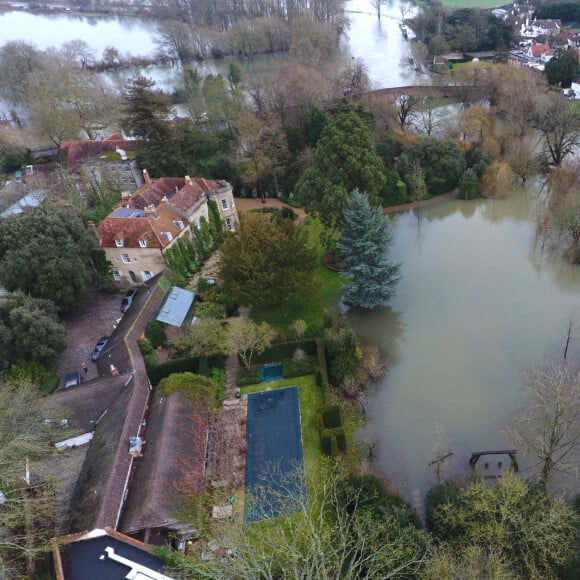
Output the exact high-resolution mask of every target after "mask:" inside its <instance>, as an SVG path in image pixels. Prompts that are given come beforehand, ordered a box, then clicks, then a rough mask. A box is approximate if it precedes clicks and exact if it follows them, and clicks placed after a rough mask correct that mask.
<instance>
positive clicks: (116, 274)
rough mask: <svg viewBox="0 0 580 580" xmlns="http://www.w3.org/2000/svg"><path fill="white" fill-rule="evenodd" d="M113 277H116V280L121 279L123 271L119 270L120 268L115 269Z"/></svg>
mask: <svg viewBox="0 0 580 580" xmlns="http://www.w3.org/2000/svg"><path fill="white" fill-rule="evenodd" d="M113 278H115V280H120V279H121V272H119V270H113Z"/></svg>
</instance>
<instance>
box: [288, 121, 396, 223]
mask: <svg viewBox="0 0 580 580" xmlns="http://www.w3.org/2000/svg"><path fill="white" fill-rule="evenodd" d="M385 183H386V177H385V168H384V165H383V162H382V160H381V158H380V157H379V156H378V155H377V153H376V151H375V144H374V142H373V139H372V135H371V132H370V129H369V127H368V125H367V124H366V123H365V122H364V121H363V120H362V119H361V117H360V116H359V115H358V114H357V113H356V112H353V111H351V112H347V113H340V114H339V115H338V117H337V118H336V121H334V123H331V124H329V125H327V126H326V128H324V130H323V131H322V135H321V137H320V140H319V141H318V144H317V146H316V150H315V152H314V162H313V164H312V167H310V168H309V169H307V170H306V171H305V172H304V174H303V175H302V177H301V179H300V181H299V182H298V183H297V185H296V197H297V198H298V200H299V201H300V202H301V203H303V204H304V209H305V210H306V211H307V212H308V213H309V214H312V215H317V216H318V217H319V218H320V221H322V223H323V224H324V225H325V226H327V227H331V228H333V227H336V226H337V225H338V224H340V221H341V218H342V212H343V211H344V210H345V209H346V207H347V205H348V199H349V197H350V193H349V192H351V191H352V190H353V189H354V188H355V187H360V188H361V189H363V190H364V191H366V192H367V194H368V195H369V196H370V197H371V199H377V201H378V196H379V195H380V193H381V192H382V191H383V189H384V187H385Z"/></svg>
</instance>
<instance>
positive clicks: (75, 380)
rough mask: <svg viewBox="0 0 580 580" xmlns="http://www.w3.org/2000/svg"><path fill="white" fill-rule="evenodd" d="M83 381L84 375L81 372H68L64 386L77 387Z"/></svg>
mask: <svg viewBox="0 0 580 580" xmlns="http://www.w3.org/2000/svg"><path fill="white" fill-rule="evenodd" d="M82 382H83V377H82V376H81V373H79V372H78V371H75V372H74V373H67V374H66V375H65V376H64V388H65V389H70V388H71V387H76V386H77V385H80V384H81V383H82Z"/></svg>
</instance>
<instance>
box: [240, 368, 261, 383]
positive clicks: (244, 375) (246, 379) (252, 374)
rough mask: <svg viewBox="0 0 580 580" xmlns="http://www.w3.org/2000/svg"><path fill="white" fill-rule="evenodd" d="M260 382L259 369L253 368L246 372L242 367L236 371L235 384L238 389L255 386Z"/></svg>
mask: <svg viewBox="0 0 580 580" xmlns="http://www.w3.org/2000/svg"><path fill="white" fill-rule="evenodd" d="M261 382H262V377H261V376H260V367H257V366H254V367H252V370H248V369H246V368H244V367H241V368H239V369H238V372H237V373H236V384H237V385H238V387H246V386H248V385H257V384H258V383H261Z"/></svg>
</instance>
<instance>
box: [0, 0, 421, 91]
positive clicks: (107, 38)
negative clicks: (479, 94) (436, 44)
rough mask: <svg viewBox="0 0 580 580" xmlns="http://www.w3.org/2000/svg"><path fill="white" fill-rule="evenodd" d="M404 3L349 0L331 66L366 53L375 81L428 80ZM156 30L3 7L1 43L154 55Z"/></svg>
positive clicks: (165, 72)
mask: <svg viewBox="0 0 580 580" xmlns="http://www.w3.org/2000/svg"><path fill="white" fill-rule="evenodd" d="M401 5H403V6H405V7H407V6H410V5H408V4H407V3H405V2H399V1H394V0H393V1H391V2H390V3H389V4H388V5H387V6H385V7H383V10H382V19H381V21H380V22H379V20H378V18H377V16H376V14H374V13H373V9H372V6H371V4H370V0H348V1H347V2H345V8H346V10H348V11H349V12H348V18H349V20H350V22H351V26H350V30H349V31H348V34H347V36H346V37H345V38H344V39H343V41H342V42H341V47H340V50H339V53H338V54H337V60H336V62H335V63H331V65H330V66H331V68H333V69H334V68H336V69H338V68H339V67H340V66H345V65H346V64H347V63H348V62H349V61H350V60H351V59H353V58H362V59H363V60H364V61H365V63H366V65H367V67H368V72H369V76H370V79H371V81H372V83H373V84H374V85H375V86H376V87H396V86H405V85H411V84H430V77H429V75H427V74H421V73H418V72H416V71H414V70H413V69H411V68H410V67H409V62H408V56H409V54H410V48H409V42H408V41H407V40H405V39H404V38H403V36H402V34H401V31H400V29H399V26H398V21H399V20H400V17H401V11H400V8H399V7H400V6H401ZM409 9H410V8H409ZM415 10H416V9H415ZM351 11H352V12H351ZM156 33H157V22H156V21H154V20H146V19H139V18H131V17H117V16H115V17H101V16H98V17H87V16H79V15H73V14H32V13H29V12H26V11H13V12H4V13H0V45H2V44H4V43H5V42H8V41H11V40H24V41H26V42H30V43H32V44H34V45H35V46H36V47H37V48H39V49H41V50H44V49H46V48H49V47H56V48H60V46H62V45H63V44H64V43H65V42H68V41H70V40H74V39H77V38H80V39H82V40H84V41H86V42H87V43H88V45H89V46H90V47H91V48H92V49H93V50H94V52H95V55H96V56H97V58H101V56H102V54H103V50H104V49H105V48H106V47H108V46H114V47H115V48H117V49H118V50H119V52H120V53H121V55H122V56H127V55H132V56H151V55H152V54H153V53H154V51H155V43H154V36H155V34H156ZM287 58H288V56H287V55H285V54H272V55H260V56H258V57H256V58H255V59H254V60H253V61H250V62H246V63H244V67H243V68H244V69H245V70H246V71H247V72H250V73H251V72H257V73H268V72H274V71H277V70H279V68H280V66H281V65H283V64H284V62H285V61H286V60H287ZM224 66H225V64H224V63H220V62H208V63H206V64H205V65H202V66H201V70H202V72H205V73H210V72H212V73H213V72H216V71H220V69H221V68H223V67H224ZM134 72H135V71H134V70H130V71H119V72H112V73H107V75H108V78H109V80H110V81H111V82H114V83H115V84H117V86H123V84H124V83H125V81H126V79H127V78H128V77H130V76H131V75H132V74H134ZM142 72H143V73H144V74H146V75H147V76H149V77H150V78H152V79H153V80H154V81H155V82H156V83H158V86H159V87H160V88H162V89H164V90H166V91H168V92H171V91H172V90H173V89H174V88H175V86H177V85H179V83H180V80H181V74H180V72H181V71H180V69H179V68H178V67H174V68H172V67H170V66H152V67H147V68H146V69H143V71H142Z"/></svg>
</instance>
